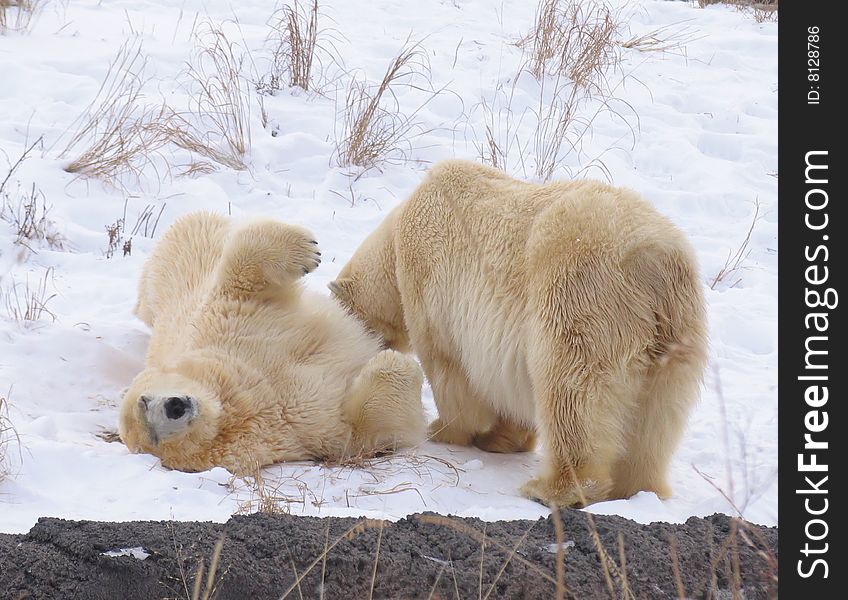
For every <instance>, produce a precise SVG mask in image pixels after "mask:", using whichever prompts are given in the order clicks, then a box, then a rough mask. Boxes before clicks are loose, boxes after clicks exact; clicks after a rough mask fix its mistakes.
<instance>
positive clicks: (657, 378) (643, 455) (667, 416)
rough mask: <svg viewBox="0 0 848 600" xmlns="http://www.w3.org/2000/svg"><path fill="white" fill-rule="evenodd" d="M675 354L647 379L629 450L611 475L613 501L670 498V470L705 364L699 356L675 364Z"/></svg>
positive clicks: (640, 399) (655, 368)
mask: <svg viewBox="0 0 848 600" xmlns="http://www.w3.org/2000/svg"><path fill="white" fill-rule="evenodd" d="M674 352H675V350H672V357H671V358H666V361H665V364H656V365H654V366H653V367H652V368H651V369H650V370H649V372H648V374H647V376H646V378H645V383H644V385H643V387H642V390H641V392H640V394H639V402H638V405H637V409H636V413H635V418H634V419H633V426H632V428H631V430H630V431H629V433H628V442H627V450H626V452H625V453H624V455H623V456H622V458H621V460H620V461H619V462H618V463H617V464H616V466H615V469H614V471H613V478H614V480H615V485H614V492H613V493H614V495H615V496H616V497H619V498H629V497H630V496H632V495H633V494H635V493H637V492H639V491H643V490H644V491H649V492H655V493H656V494H657V495H658V496H659V497H660V498H663V499H665V498H668V497H669V496H671V486H669V484H668V481H667V473H668V468H669V464H670V463H671V457H672V455H673V453H674V450H675V449H676V448H677V445H678V443H679V442H680V438H681V436H682V435H683V432H684V430H685V428H686V422H687V420H688V417H689V412H690V409H691V407H692V405H693V404H694V403H695V401H696V400H697V398H698V388H699V386H700V382H701V373H702V372H703V362H704V359H703V357H702V355H701V353H695V354H693V355H687V356H683V357H682V358H683V360H677V359H676V358H675V357H674V356H673V354H674Z"/></svg>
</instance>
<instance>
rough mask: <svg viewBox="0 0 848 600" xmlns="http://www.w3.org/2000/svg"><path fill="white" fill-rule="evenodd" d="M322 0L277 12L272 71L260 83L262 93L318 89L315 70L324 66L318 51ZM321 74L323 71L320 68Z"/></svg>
mask: <svg viewBox="0 0 848 600" xmlns="http://www.w3.org/2000/svg"><path fill="white" fill-rule="evenodd" d="M318 15H319V12H318V0H312V1H311V2H309V1H307V2H306V3H304V4H301V3H300V2H299V1H298V0H293V2H292V3H291V4H290V5H288V6H283V7H282V8H278V9H277V10H275V11H274V14H273V15H271V19H270V21H269V24H270V26H271V33H270V34H269V35H268V38H267V41H268V42H269V43H270V44H271V46H272V53H271V71H270V73H269V74H268V75H267V76H263V77H262V78H261V79H260V80H259V82H257V84H256V91H258V92H259V93H260V94H262V93H270V94H273V93H274V92H276V91H278V90H281V89H283V87H286V86H296V87H299V88H302V89H303V90H305V91H312V90H314V89H315V87H316V82H315V81H314V79H313V78H314V75H315V74H314V73H313V67H314V66H316V64H317V65H318V66H319V67H320V58H319V57H318V56H317V52H316V51H318V50H323V48H322V47H321V46H320V45H319V44H318V36H319V35H320V34H321V33H322V30H319V29H318ZM319 72H320V68H319Z"/></svg>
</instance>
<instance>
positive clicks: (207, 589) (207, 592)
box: [193, 533, 225, 600]
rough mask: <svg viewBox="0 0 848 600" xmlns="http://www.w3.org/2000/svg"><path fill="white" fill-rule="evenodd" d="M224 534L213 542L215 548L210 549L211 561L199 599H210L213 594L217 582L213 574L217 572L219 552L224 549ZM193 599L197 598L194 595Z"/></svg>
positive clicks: (219, 559) (219, 558)
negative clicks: (201, 595)
mask: <svg viewBox="0 0 848 600" xmlns="http://www.w3.org/2000/svg"><path fill="white" fill-rule="evenodd" d="M224 538H225V535H224V534H223V533H222V534H221V537H220V538H219V539H218V542H217V543H216V544H215V549H214V550H213V551H212V561H211V562H210V564H209V572H208V574H207V576H206V585H205V586H204V588H203V597H202V598H201V599H200V600H210V598H212V596H214V594H215V589H216V588H217V586H218V584H217V581H215V574H216V573H217V572H218V563H219V562H220V561H221V552H222V551H223V549H224ZM193 600H198V599H197V598H196V597H195V598H193Z"/></svg>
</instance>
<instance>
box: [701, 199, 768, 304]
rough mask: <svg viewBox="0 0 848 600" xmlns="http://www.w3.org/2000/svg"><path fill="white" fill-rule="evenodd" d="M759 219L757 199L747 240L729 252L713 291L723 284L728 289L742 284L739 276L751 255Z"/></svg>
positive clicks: (711, 286)
mask: <svg viewBox="0 0 848 600" xmlns="http://www.w3.org/2000/svg"><path fill="white" fill-rule="evenodd" d="M759 218H760V200H759V198H757V199H755V200H754V216H753V217H752V218H751V226H750V227H748V232H747V233H746V234H745V238H744V239H743V240H742V243H741V244H739V247H738V248H737V249H736V250H735V251H734V250H729V251H728V252H727V260H725V261H724V266H723V267H722V268H721V269H720V270H719V272H718V273H716V274H715V276H714V277H713V279H712V281H711V282H710V289H711V290H714V289H716V286H717V285H719V284H721V283H727V284H728V285H727V286H728V287H731V288H733V287H736V286H737V285H739V284H740V283H741V282H742V278H741V277H740V276H739V273H740V272H741V271H742V270H743V269H744V268H745V267H744V263H745V260H746V259H747V258H748V256H749V255H750V254H751V250H750V248H749V246H750V244H751V234H753V233H754V226H755V225H756V224H757V221H758V220H759Z"/></svg>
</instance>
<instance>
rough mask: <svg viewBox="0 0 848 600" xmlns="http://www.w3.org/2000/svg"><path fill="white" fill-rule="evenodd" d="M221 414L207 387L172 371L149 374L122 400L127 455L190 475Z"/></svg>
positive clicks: (122, 430)
mask: <svg viewBox="0 0 848 600" xmlns="http://www.w3.org/2000/svg"><path fill="white" fill-rule="evenodd" d="M220 414H221V402H220V399H219V398H218V396H217V394H216V393H215V392H214V391H212V389H211V387H210V386H208V385H206V384H204V383H202V382H201V381H198V380H197V379H195V378H192V377H189V376H186V375H185V374H182V373H179V372H176V371H170V370H162V369H156V368H149V369H146V370H144V371H142V372H141V373H139V375H138V376H137V377H136V378H135V379H134V380H133V382H132V384H131V385H130V387H129V388H128V390H127V392H126V394H125V395H124V401H123V404H122V406H121V415H120V422H119V431H120V435H121V440H122V441H123V442H124V444H126V446H127V447H128V448H129V449H130V451H132V452H135V453H140V452H144V453H149V454H153V455H155V456H158V457H159V458H160V459H161V460H162V464H163V465H165V466H172V467H174V468H179V469H181V470H190V469H188V468H187V465H189V464H191V463H193V462H194V461H195V460H194V458H192V457H200V456H203V455H205V454H207V452H206V450H208V448H209V447H210V445H211V444H212V441H213V440H214V439H215V437H216V435H217V434H218V420H219V417H220ZM196 468H198V469H202V468H204V466H203V465H202V464H197V467H196Z"/></svg>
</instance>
